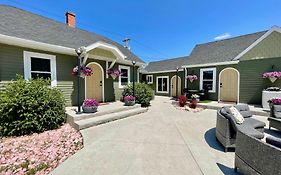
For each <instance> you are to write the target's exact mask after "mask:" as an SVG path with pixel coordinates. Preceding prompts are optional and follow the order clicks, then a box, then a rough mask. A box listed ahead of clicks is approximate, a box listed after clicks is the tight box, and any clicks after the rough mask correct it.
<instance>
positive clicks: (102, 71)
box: [85, 62, 104, 102]
mask: <svg viewBox="0 0 281 175" xmlns="http://www.w3.org/2000/svg"><path fill="white" fill-rule="evenodd" d="M91 64H95V65H97V66H99V67H100V69H101V73H102V76H101V78H102V101H103V102H104V70H103V68H102V66H101V65H100V64H99V63H97V62H90V63H88V64H87V66H89V65H91ZM85 98H87V79H86V78H85Z"/></svg>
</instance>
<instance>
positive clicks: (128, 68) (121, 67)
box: [118, 65, 131, 89]
mask: <svg viewBox="0 0 281 175" xmlns="http://www.w3.org/2000/svg"><path fill="white" fill-rule="evenodd" d="M121 69H127V70H128V84H129V83H130V82H131V76H130V75H131V71H130V67H129V66H122V65H119V70H121ZM118 78H119V88H121V89H123V88H124V86H122V85H121V76H119V77H118Z"/></svg>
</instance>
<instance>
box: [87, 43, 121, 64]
mask: <svg viewBox="0 0 281 175" xmlns="http://www.w3.org/2000/svg"><path fill="white" fill-rule="evenodd" d="M95 48H101V49H104V50H109V51H111V52H112V53H113V54H114V55H115V56H116V57H117V58H119V59H123V60H124V59H125V58H126V56H125V55H124V54H123V53H122V52H121V51H120V50H119V49H118V47H116V46H114V45H111V44H108V43H105V42H102V41H97V42H95V43H93V44H91V45H89V46H87V47H85V49H86V52H89V51H91V50H93V49H95Z"/></svg>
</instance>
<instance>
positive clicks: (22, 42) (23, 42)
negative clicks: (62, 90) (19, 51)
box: [0, 34, 77, 56]
mask: <svg viewBox="0 0 281 175" xmlns="http://www.w3.org/2000/svg"><path fill="white" fill-rule="evenodd" d="M0 43H3V44H8V45H13V46H20V47H25V48H26V47H28V48H32V49H39V50H43V51H50V52H55V53H62V54H67V55H75V56H76V55H77V54H76V52H75V49H73V48H69V47H63V46H59V45H53V44H47V43H42V42H37V41H32V40H27V39H22V38H17V37H12V36H7V35H2V34H0Z"/></svg>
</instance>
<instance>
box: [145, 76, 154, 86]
mask: <svg viewBox="0 0 281 175" xmlns="http://www.w3.org/2000/svg"><path fill="white" fill-rule="evenodd" d="M148 77H151V82H148ZM146 81H147V84H153V75H146Z"/></svg>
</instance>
